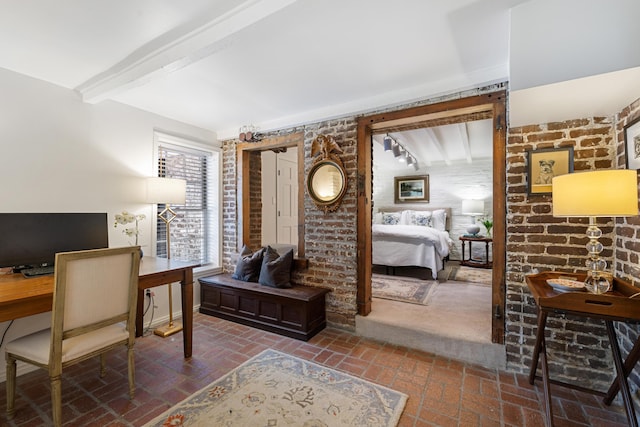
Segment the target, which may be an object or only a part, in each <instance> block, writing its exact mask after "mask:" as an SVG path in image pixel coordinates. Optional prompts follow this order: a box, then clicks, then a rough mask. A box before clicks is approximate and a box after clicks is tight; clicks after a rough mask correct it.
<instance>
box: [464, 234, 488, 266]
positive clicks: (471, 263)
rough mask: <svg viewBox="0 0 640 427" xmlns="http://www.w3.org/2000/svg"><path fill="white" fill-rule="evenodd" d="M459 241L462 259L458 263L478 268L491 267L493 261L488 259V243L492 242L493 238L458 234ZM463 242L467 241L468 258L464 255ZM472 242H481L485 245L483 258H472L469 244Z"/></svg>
mask: <svg viewBox="0 0 640 427" xmlns="http://www.w3.org/2000/svg"><path fill="white" fill-rule="evenodd" d="M460 241H461V242H462V260H461V261H460V265H466V266H469V267H478V268H491V267H493V261H491V260H490V259H489V244H491V243H493V239H492V238H491V237H481V236H477V237H475V236H460ZM465 242H469V258H468V259H466V257H465ZM473 242H481V243H484V245H485V258H484V260H478V259H473V251H472V250H471V244H472V243H473Z"/></svg>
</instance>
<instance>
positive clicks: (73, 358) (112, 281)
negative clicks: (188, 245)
mask: <svg viewBox="0 0 640 427" xmlns="http://www.w3.org/2000/svg"><path fill="white" fill-rule="evenodd" d="M139 266H140V248H139V247H138V246H135V247H126V248H114V249H96V250H89V251H78V252H65V253H59V254H57V255H56V263H55V279H54V280H55V287H54V292H53V309H52V316H51V329H46V330H43V331H40V332H36V333H33V334H31V335H27V336H25V337H21V338H18V339H16V340H14V341H11V342H10V343H8V344H7V346H6V358H7V417H8V418H9V419H11V418H13V414H14V412H15V389H16V360H21V361H23V362H27V363H30V364H32V365H36V366H38V367H40V368H44V369H46V370H48V371H49V378H50V380H51V401H52V402H51V404H52V407H53V422H54V425H55V426H61V425H62V369H63V368H65V367H67V366H69V365H71V364H74V363H76V362H80V361H82V360H86V359H88V358H90V357H93V356H97V355H100V368H101V369H100V376H103V375H104V372H105V353H106V352H107V351H109V350H111V349H113V348H115V347H118V346H121V345H122V346H126V348H127V352H128V362H129V363H128V364H129V395H130V397H131V398H132V399H133V396H134V392H135V372H134V355H133V344H134V341H135V317H136V299H137V295H138V269H139Z"/></svg>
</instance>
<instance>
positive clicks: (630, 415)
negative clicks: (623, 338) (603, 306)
mask: <svg viewBox="0 0 640 427" xmlns="http://www.w3.org/2000/svg"><path fill="white" fill-rule="evenodd" d="M605 325H606V326H607V335H609V344H611V351H612V353H613V363H614V364H615V365H616V373H617V375H616V382H617V383H618V387H619V388H620V392H621V393H622V400H623V402H624V408H625V409H626V411H627V419H628V420H629V425H630V426H632V427H638V420H637V419H636V413H635V410H634V409H633V401H632V400H631V392H630V391H629V384H628V383H627V376H626V374H625V369H624V366H623V365H622V355H621V354H620V347H619V346H618V340H617V338H616V331H615V329H613V321H611V320H606V321H605Z"/></svg>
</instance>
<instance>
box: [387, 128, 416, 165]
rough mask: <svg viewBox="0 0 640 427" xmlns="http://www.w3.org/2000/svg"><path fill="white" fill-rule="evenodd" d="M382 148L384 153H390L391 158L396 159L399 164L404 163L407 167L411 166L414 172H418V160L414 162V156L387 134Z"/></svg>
mask: <svg viewBox="0 0 640 427" xmlns="http://www.w3.org/2000/svg"><path fill="white" fill-rule="evenodd" d="M382 146H383V148H384V151H391V152H392V153H393V157H395V158H396V159H398V161H399V162H402V163H406V164H407V166H413V167H414V169H415V170H418V160H416V158H415V156H414V155H413V154H411V153H410V152H409V151H407V149H406V148H405V147H404V146H403V145H402V144H400V143H399V142H398V141H396V140H395V139H393V138H392V137H391V136H389V134H387V135H385V137H384V138H383V140H382Z"/></svg>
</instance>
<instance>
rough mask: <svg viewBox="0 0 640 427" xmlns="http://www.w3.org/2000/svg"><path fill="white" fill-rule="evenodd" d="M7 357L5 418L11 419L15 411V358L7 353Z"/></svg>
mask: <svg viewBox="0 0 640 427" xmlns="http://www.w3.org/2000/svg"><path fill="white" fill-rule="evenodd" d="M6 358H7V380H6V381H7V384H6V387H7V418H8V419H12V418H13V416H14V415H15V413H16V407H15V403H16V359H14V358H13V357H11V356H10V355H9V354H8V353H7V355H6Z"/></svg>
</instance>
